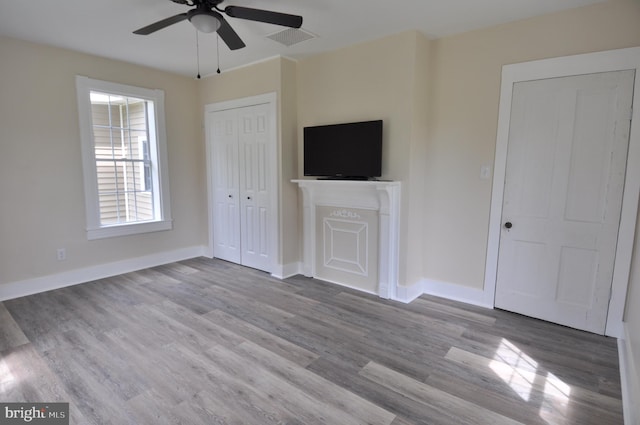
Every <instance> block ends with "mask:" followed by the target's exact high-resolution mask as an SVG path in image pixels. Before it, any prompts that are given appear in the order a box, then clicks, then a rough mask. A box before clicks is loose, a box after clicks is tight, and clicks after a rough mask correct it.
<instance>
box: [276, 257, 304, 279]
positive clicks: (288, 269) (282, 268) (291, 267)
mask: <svg viewBox="0 0 640 425" xmlns="http://www.w3.org/2000/svg"><path fill="white" fill-rule="evenodd" d="M301 273H302V263H301V262H299V261H297V262H295V263H289V264H284V265H278V266H277V267H276V270H275V271H274V272H273V273H271V276H273V277H275V278H276V279H286V278H288V277H291V276H295V275H297V274H301Z"/></svg>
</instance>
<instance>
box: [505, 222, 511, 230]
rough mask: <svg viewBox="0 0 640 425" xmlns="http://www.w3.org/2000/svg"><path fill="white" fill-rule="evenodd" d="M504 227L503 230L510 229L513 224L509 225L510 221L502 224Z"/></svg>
mask: <svg viewBox="0 0 640 425" xmlns="http://www.w3.org/2000/svg"><path fill="white" fill-rule="evenodd" d="M504 227H505V229H511V228H512V227H513V224H511V222H510V221H507V222H506V223H504Z"/></svg>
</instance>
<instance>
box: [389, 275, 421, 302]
mask: <svg viewBox="0 0 640 425" xmlns="http://www.w3.org/2000/svg"><path fill="white" fill-rule="evenodd" d="M423 282H424V281H422V280H420V281H418V282H416V283H414V284H413V285H409V286H398V287H397V288H396V296H395V298H394V300H395V301H400V302H401V303H405V304H409V303H410V302H411V301H413V300H415V299H416V298H418V297H419V296H420V295H422V294H423V293H424V288H423V284H424V283H423Z"/></svg>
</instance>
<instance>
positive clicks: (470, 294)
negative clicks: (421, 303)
mask: <svg viewBox="0 0 640 425" xmlns="http://www.w3.org/2000/svg"><path fill="white" fill-rule="evenodd" d="M422 290H423V293H425V294H427V295H433V296H436V297H441V298H447V299H449V300H453V301H460V302H463V303H466V304H472V305H477V306H479V307H484V308H491V309H492V308H493V304H491V303H488V302H487V301H486V296H485V293H484V291H483V290H482V289H476V288H469V287H468V286H462V285H456V284H455V283H448V282H440V281H437V280H431V279H423V281H422Z"/></svg>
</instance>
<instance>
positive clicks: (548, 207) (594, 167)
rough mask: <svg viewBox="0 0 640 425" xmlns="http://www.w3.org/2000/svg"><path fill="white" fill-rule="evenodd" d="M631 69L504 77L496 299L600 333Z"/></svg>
mask: <svg viewBox="0 0 640 425" xmlns="http://www.w3.org/2000/svg"><path fill="white" fill-rule="evenodd" d="M633 83H634V72H633V71H618V72H607V73H599V74H590V75H581V76H573V77H562V78H552V79H546V80H537V81H527V82H521V83H516V84H515V85H514V87H513V99H512V110H511V123H510V127H509V142H508V153H507V168H506V177H505V187H504V198H503V208H502V223H503V228H502V234H501V237H500V248H499V257H498V272H497V282H496V297H495V306H496V307H498V308H502V309H505V310H510V311H514V312H518V313H521V314H525V315H528V316H532V317H536V318H540V319H543V320H548V321H551V322H555V323H559V324H563V325H567V326H571V327H574V328H578V329H583V330H587V331H591V332H595V333H600V334H602V333H604V330H605V325H606V317H607V311H608V304H609V296H610V290H611V282H612V276H613V266H614V260H615V249H616V243H617V237H618V227H619V220H620V211H621V204H622V192H623V185H624V177H625V167H626V158H627V148H628V141H629V128H630V117H631V102H632V95H633Z"/></svg>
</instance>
